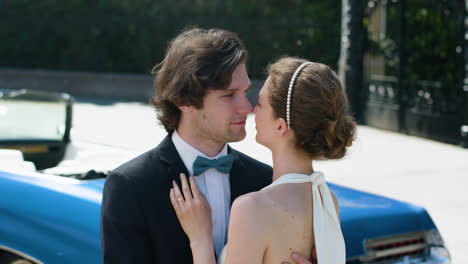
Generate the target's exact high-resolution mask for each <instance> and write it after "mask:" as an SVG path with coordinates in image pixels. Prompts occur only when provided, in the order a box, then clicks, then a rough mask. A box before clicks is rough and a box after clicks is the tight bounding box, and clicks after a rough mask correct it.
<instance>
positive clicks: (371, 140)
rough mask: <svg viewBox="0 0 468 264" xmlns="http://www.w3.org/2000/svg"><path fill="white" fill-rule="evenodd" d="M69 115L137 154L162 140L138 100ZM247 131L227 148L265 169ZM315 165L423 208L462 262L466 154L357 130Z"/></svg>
mask: <svg viewBox="0 0 468 264" xmlns="http://www.w3.org/2000/svg"><path fill="white" fill-rule="evenodd" d="M73 118H74V120H73V127H74V128H73V131H72V138H73V139H80V140H86V141H91V142H96V143H104V144H108V145H114V146H120V147H125V148H129V149H134V150H138V151H142V152H143V151H145V150H148V149H150V148H152V147H154V146H155V145H157V143H158V142H159V141H160V140H161V139H162V138H163V137H164V136H165V131H164V129H162V128H161V127H160V126H159V125H158V124H157V120H156V117H155V114H154V111H153V109H152V108H151V107H150V106H148V105H145V104H140V103H116V104H110V105H95V104H90V103H78V104H75V108H74V114H73ZM254 127H255V126H254V122H253V116H250V117H249V120H248V124H247V134H248V136H247V138H246V139H245V140H244V141H243V142H240V143H235V144H232V146H234V148H236V149H238V150H241V151H243V152H245V153H248V154H249V155H251V156H253V157H255V158H257V159H259V160H261V161H263V162H266V163H269V164H271V156H270V153H269V151H268V150H267V149H266V148H264V147H262V146H260V145H258V144H257V143H255V140H254V138H255V128H254ZM315 167H316V169H318V170H322V171H324V172H325V175H326V177H327V179H328V180H329V181H331V182H335V183H338V184H341V185H346V186H349V187H353V188H357V189H361V190H365V191H369V192H372V193H377V194H380V195H384V196H388V197H392V198H396V199H399V200H403V201H407V202H411V203H415V204H418V205H421V206H424V207H425V208H426V209H427V210H428V212H429V213H430V214H431V216H432V218H433V219H434V221H435V223H436V225H437V226H438V228H439V229H440V231H441V233H442V236H443V237H444V239H445V240H446V243H447V245H448V247H449V249H450V251H451V253H452V259H453V262H452V264H466V263H468V227H467V223H468V194H467V189H468V150H467V149H462V148H459V147H456V146H452V145H448V144H443V143H439V142H435V141H431V140H425V139H421V138H417V137H411V136H406V135H401V134H397V133H392V132H388V131H383V130H378V129H374V128H370V127H366V126H360V127H359V128H358V136H357V140H356V142H355V144H354V145H353V146H352V147H351V149H350V152H349V154H348V155H347V157H345V158H344V159H343V160H340V161H325V162H317V164H316V165H315ZM382 224H385V223H382Z"/></svg>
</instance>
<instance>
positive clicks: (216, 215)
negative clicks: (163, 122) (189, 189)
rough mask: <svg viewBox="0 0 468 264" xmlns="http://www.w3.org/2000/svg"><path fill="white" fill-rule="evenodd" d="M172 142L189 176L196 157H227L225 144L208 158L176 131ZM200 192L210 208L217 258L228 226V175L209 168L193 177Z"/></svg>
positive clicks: (191, 173)
mask: <svg viewBox="0 0 468 264" xmlns="http://www.w3.org/2000/svg"><path fill="white" fill-rule="evenodd" d="M172 141H173V142H174V145H175V148H176V150H177V152H178V153H179V155H180V157H181V159H182V161H183V162H184V165H185V167H186V168H187V170H188V172H189V173H190V175H191V176H195V175H193V162H194V161H195V159H196V158H197V156H202V157H205V158H208V159H217V158H220V157H222V156H225V155H227V154H228V153H227V144H225V145H224V147H223V149H222V150H221V151H220V152H219V153H218V154H217V155H216V156H214V157H208V156H207V155H205V154H203V153H202V152H200V151H199V150H197V149H195V148H194V147H192V146H191V145H190V144H188V143H187V142H186V141H184V140H183V139H182V138H181V137H180V136H179V134H178V133H177V131H174V133H173V134H172ZM195 182H196V183H197V185H198V189H200V192H201V193H203V194H204V195H205V197H206V198H207V200H208V203H209V204H210V207H211V220H212V223H213V242H214V246H215V251H216V255H217V256H219V254H220V253H221V250H222V249H223V247H224V245H225V244H226V242H227V241H226V240H227V239H226V237H227V229H228V226H229V214H230V205H231V189H230V186H229V174H226V173H221V172H219V171H218V170H216V169H214V168H211V169H209V170H207V171H205V172H204V173H202V174H200V175H198V176H196V177H195Z"/></svg>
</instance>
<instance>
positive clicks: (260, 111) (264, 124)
mask: <svg viewBox="0 0 468 264" xmlns="http://www.w3.org/2000/svg"><path fill="white" fill-rule="evenodd" d="M270 82H271V81H270V78H269V77H268V79H267V80H266V81H265V84H264V85H263V87H262V89H261V90H260V93H259V94H258V103H257V106H255V109H254V113H255V126H256V127H255V128H256V129H257V135H256V136H255V140H256V141H257V142H258V143H260V144H262V145H264V146H265V147H268V148H269V147H270V146H271V143H272V142H274V140H275V135H276V133H275V129H276V127H275V126H276V125H275V118H274V116H273V108H272V107H271V105H270V100H269V98H268V97H269V90H270Z"/></svg>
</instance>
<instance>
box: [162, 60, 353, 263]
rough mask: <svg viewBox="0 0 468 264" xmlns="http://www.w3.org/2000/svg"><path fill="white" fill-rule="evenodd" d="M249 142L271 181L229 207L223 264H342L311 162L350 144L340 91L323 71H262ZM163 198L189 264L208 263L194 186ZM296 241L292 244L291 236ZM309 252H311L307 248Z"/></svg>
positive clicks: (206, 225) (335, 221) (205, 217)
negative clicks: (306, 262) (265, 155)
mask: <svg viewBox="0 0 468 264" xmlns="http://www.w3.org/2000/svg"><path fill="white" fill-rule="evenodd" d="M255 123H256V129H257V135H256V141H257V142H258V143H260V144H262V145H264V146H265V147H267V148H269V149H270V150H271V152H272V155H273V183H272V184H271V185H269V186H267V187H266V188H264V189H262V190H260V191H258V192H253V193H249V194H246V195H243V196H241V197H239V198H238V199H236V200H235V201H234V203H233V205H232V209H231V216H230V223H229V231H228V243H227V245H226V247H225V252H224V253H226V255H225V256H223V254H222V256H221V257H220V259H219V260H218V261H219V262H223V261H224V263H229V264H231V263H275V264H277V263H281V262H282V261H283V260H284V259H287V258H288V256H290V254H291V253H292V252H293V251H295V252H298V253H300V254H301V255H303V256H305V257H307V258H309V259H310V258H311V257H312V255H316V258H317V262H318V264H344V263H345V247H344V240H343V236H342V233H341V229H340V224H339V212H338V204H337V200H336V198H335V195H334V194H333V193H332V192H331V191H330V190H329V189H328V187H327V185H326V183H325V182H324V178H323V174H322V173H321V172H317V171H314V169H313V161H314V160H323V159H339V158H342V157H343V156H344V154H345V152H346V148H347V147H349V146H350V145H351V143H352V141H353V139H354V135H355V122H354V121H353V118H352V117H351V116H350V115H349V114H348V104H347V99H346V95H345V92H344V90H343V88H342V87H341V84H340V82H339V80H338V78H337V76H336V74H335V73H334V72H333V71H332V70H331V69H330V68H329V67H328V66H326V65H323V64H320V63H312V62H308V61H306V60H303V59H298V58H292V57H286V58H282V59H280V60H278V61H277V62H275V63H273V64H272V65H270V66H269V68H268V78H267V80H266V82H265V85H264V86H263V87H262V89H261V91H260V94H259V102H258V105H257V106H256V107H255ZM181 181H182V191H181V190H180V189H179V186H178V185H177V184H175V183H174V186H173V188H172V189H171V192H170V198H171V202H172V205H173V207H174V209H175V211H176V214H177V217H178V218H179V221H180V223H181V225H182V228H183V229H184V231H185V233H186V234H187V236H188V237H189V239H190V246H191V249H192V254H193V260H194V263H195V264H198V263H200V264H202V263H203V264H206V263H216V259H215V255H214V252H213V240H212V235H211V216H210V208H209V205H208V203H207V201H206V199H205V198H204V197H203V195H202V194H201V193H200V192H199V190H198V188H197V185H196V183H195V180H194V179H193V177H190V178H189V179H188V180H187V179H186V177H185V175H181ZM298 237H299V238H300V239H299V240H298V239H297V238H298ZM311 248H314V250H312V251H311V250H310V249H311Z"/></svg>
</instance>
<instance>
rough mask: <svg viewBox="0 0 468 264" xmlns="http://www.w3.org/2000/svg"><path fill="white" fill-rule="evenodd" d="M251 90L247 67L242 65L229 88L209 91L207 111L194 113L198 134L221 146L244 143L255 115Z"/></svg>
mask: <svg viewBox="0 0 468 264" xmlns="http://www.w3.org/2000/svg"><path fill="white" fill-rule="evenodd" d="M249 87H250V80H249V77H248V76H247V71H246V69H245V64H240V65H238V66H237V67H236V69H235V70H234V72H233V73H232V80H231V84H230V85H229V87H228V88H227V89H225V90H209V91H208V92H207V93H206V95H205V97H204V98H203V108H202V109H195V110H194V119H193V121H194V123H193V125H194V129H195V131H194V132H196V133H197V134H198V135H199V136H200V137H203V138H205V139H206V140H212V141H215V142H217V143H227V142H236V141H241V140H242V139H244V138H245V135H246V132H245V123H246V120H247V114H249V113H251V112H252V105H251V104H250V102H249V101H248V99H247V96H246V91H247V89H248V88H249Z"/></svg>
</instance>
